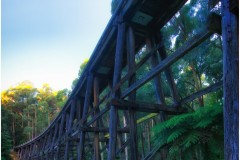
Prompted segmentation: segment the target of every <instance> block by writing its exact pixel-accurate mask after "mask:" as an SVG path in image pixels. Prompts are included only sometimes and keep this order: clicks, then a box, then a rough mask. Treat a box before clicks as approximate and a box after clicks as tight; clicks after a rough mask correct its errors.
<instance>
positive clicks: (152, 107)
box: [111, 98, 186, 115]
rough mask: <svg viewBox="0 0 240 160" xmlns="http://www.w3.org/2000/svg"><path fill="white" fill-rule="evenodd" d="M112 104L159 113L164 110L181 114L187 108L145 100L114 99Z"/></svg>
mask: <svg viewBox="0 0 240 160" xmlns="http://www.w3.org/2000/svg"><path fill="white" fill-rule="evenodd" d="M111 104H112V105H115V106H117V107H118V109H124V110H126V109H129V108H132V109H133V110H136V111H140V112H149V113H159V112H160V111H164V112H166V113H168V114H173V115H174V114H181V113H185V112H186V110H185V109H184V108H176V107H171V106H166V105H163V104H149V103H145V102H136V101H127V100H121V99H116V98H115V99H112V100H111Z"/></svg>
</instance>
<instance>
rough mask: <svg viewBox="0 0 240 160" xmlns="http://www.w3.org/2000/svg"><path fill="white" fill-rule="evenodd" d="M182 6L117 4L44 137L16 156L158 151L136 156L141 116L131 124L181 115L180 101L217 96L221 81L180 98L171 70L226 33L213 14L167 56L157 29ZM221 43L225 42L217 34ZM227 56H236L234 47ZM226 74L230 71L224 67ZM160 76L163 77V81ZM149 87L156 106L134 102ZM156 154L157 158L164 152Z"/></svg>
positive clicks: (158, 0) (155, 0)
mask: <svg viewBox="0 0 240 160" xmlns="http://www.w3.org/2000/svg"><path fill="white" fill-rule="evenodd" d="M185 2H186V0H138V1H137V0H131V1H126V0H123V1H122V2H121V4H120V5H119V7H118V8H117V11H116V12H115V14H114V15H113V16H112V18H111V20H110V21H109V23H108V25H107V27H106V29H105V31H104V33H103V34H102V37H101V39H100V40H99V42H98V44H97V46H96V48H95V50H94V52H93V54H92V56H91V58H90V60H89V63H88V64H87V66H86V68H85V70H84V71H83V74H82V76H81V77H80V80H79V82H78V84H77V86H76V88H75V89H74V90H73V92H72V94H71V96H70V97H69V99H68V101H67V103H66V104H65V106H64V108H63V110H62V111H61V112H60V114H59V115H58V116H57V117H56V119H55V120H54V121H53V122H52V123H51V125H50V126H49V127H48V128H47V129H46V130H45V132H43V133H42V134H41V135H39V136H38V137H36V138H35V139H32V140H31V141H29V142H26V143H25V144H22V145H19V146H17V147H15V151H16V152H17V153H18V156H19V158H20V159H24V160H26V159H86V157H91V159H92V158H93V159H95V160H99V159H105V158H106V157H105V158H104V155H107V157H108V158H107V159H108V160H113V159H116V158H120V159H128V158H129V159H132V160H137V159H139V158H143V159H151V158H153V157H154V155H155V154H156V152H157V151H156V149H155V148H153V147H151V144H150V151H149V152H148V153H147V154H145V155H144V156H142V155H140V154H139V153H138V137H139V135H138V133H137V127H138V126H139V125H141V123H143V122H144V116H142V118H137V114H138V113H144V115H148V118H149V117H150V118H151V117H154V116H155V117H156V116H158V123H160V122H162V121H165V120H166V119H167V117H168V115H176V114H182V113H185V112H186V109H184V108H183V107H182V106H183V105H184V104H185V103H188V102H191V101H193V100H194V99H196V98H198V97H201V96H203V95H204V94H207V93H209V92H213V91H216V90H217V89H219V88H221V87H222V85H223V83H224V84H225V81H224V82H218V83H216V84H214V85H212V86H209V87H207V88H205V89H202V90H200V91H198V92H196V93H192V94H191V95H190V96H188V97H183V98H180V97H179V93H178V90H177V86H176V82H175V80H174V77H173V73H172V70H171V65H172V64H174V63H175V62H176V61H178V60H179V59H181V58H182V57H183V56H185V55H186V54H188V53H189V51H191V50H192V49H194V48H195V47H197V46H199V45H200V44H201V43H202V42H204V41H205V40H206V39H208V38H209V37H210V36H212V35H213V34H214V33H218V34H221V31H223V32H222V33H223V34H225V32H224V28H223V29H222V28H221V23H222V27H224V25H226V24H225V21H224V20H222V22H221V18H219V17H218V16H216V15H213V16H210V17H211V18H212V19H214V20H215V21H216V24H210V25H211V26H212V27H205V28H202V29H199V30H200V31H199V33H196V34H195V35H194V36H193V37H192V38H191V39H189V40H188V41H186V42H185V43H184V44H183V45H182V46H181V47H179V48H178V49H177V50H176V51H175V52H173V53H172V54H170V55H168V54H167V52H166V50H165V47H164V43H163V37H162V34H161V32H160V30H161V28H162V27H163V26H164V25H166V23H167V22H168V21H169V20H170V19H171V18H172V17H173V16H174V14H176V12H177V11H178V10H179V9H180V8H181V7H182V6H183V5H184V4H185ZM222 4H225V0H222ZM232 8H234V9H232V10H230V9H229V8H228V9H225V11H224V12H225V13H226V14H229V16H232V17H236V13H235V12H236V7H234V6H233V7H232ZM222 19H224V17H223V18H222ZM236 21H237V24H238V20H236ZM211 22H212V21H211ZM232 23H235V22H232ZM206 26H209V24H208V25H206ZM232 29H233V30H234V29H236V28H232ZM234 31H235V30H234ZM223 38H226V37H225V36H224V35H223ZM228 38H229V37H228ZM232 38H233V40H232V42H233V43H236V41H237V43H238V37H232ZM223 41H224V39H223ZM225 47H226V48H229V47H230V46H228V45H227V46H226V45H225ZM237 50H238V49H237ZM234 52H237V51H236V48H235V51H234ZM143 53H144V54H143ZM224 54H226V53H225V52H224ZM234 56H235V54H234ZM234 58H236V56H235V57H234ZM147 63H150V69H149V70H148V71H146V73H144V74H143V76H142V77H140V78H137V76H136V75H137V74H139V73H138V71H139V69H140V68H141V67H142V66H143V65H145V64H147ZM235 67H236V66H235ZM225 70H228V71H229V72H231V71H230V70H229V68H226V69H225ZM229 72H228V73H229ZM161 74H165V76H166V80H165V81H164V82H163V80H162V76H160V75H161ZM234 74H235V73H234ZM232 78H233V79H234V77H232ZM150 81H151V82H152V83H150V84H151V85H153V88H154V89H155V92H156V102H155V103H153V102H149V101H148V100H147V99H146V100H139V99H137V92H138V89H140V88H141V87H142V86H144V85H145V84H147V83H148V84H149V82H150ZM163 83H167V85H168V87H169V90H170V93H171V99H172V102H171V103H170V104H169V103H167V102H166V101H165V96H164V93H163V89H162V85H163ZM230 85H231V86H232V85H235V84H230ZM224 91H225V90H224ZM236 94H238V93H236ZM226 103H227V102H226ZM225 105H227V104H225ZM146 113H148V114H146ZM149 113H154V114H149ZM225 118H228V117H225ZM105 122H108V123H105ZM232 126H234V124H233V125H232ZM235 127H236V126H235ZM144 134H145V136H146V137H149V136H150V133H149V128H146V130H145V131H144ZM160 156H161V158H163V159H164V154H161V155H160Z"/></svg>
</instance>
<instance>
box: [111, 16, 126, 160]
mask: <svg viewBox="0 0 240 160" xmlns="http://www.w3.org/2000/svg"><path fill="white" fill-rule="evenodd" d="M118 21H119V24H118V35H117V46H116V54H115V65H114V75H113V87H115V85H116V84H117V83H118V82H119V80H120V78H121V70H122V58H123V52H124V41H125V23H122V17H119V19H118ZM118 94H119V93H116V92H114V93H112V97H117V96H119V95H118ZM109 135H110V138H109V151H108V160H113V159H115V157H116V144H117V142H116V138H117V108H116V107H115V106H111V108H110V124H109Z"/></svg>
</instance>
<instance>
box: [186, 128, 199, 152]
mask: <svg viewBox="0 0 240 160" xmlns="http://www.w3.org/2000/svg"><path fill="white" fill-rule="evenodd" d="M200 136H201V133H200V132H198V131H194V130H193V131H191V132H189V133H188V135H186V137H185V139H184V140H183V142H182V144H181V146H182V149H183V150H186V149H188V148H189V147H191V146H192V145H194V144H196V143H197V142H198V141H199V137H200Z"/></svg>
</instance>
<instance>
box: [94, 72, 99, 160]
mask: <svg viewBox="0 0 240 160" xmlns="http://www.w3.org/2000/svg"><path fill="white" fill-rule="evenodd" d="M93 86H94V87H93V88H94V89H93V95H94V108H97V105H98V103H99V80H98V78H97V77H95V78H94V85H93ZM96 114H97V110H96V111H95V112H94V115H96ZM94 126H95V127H98V126H99V124H98V121H96V122H95V124H94ZM94 159H95V160H100V152H99V132H95V133H94Z"/></svg>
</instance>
